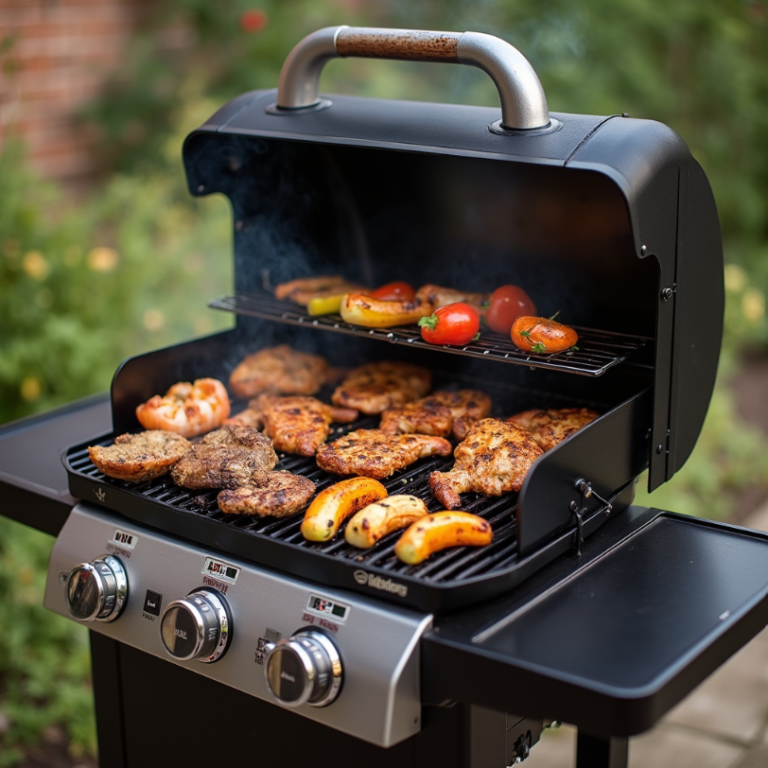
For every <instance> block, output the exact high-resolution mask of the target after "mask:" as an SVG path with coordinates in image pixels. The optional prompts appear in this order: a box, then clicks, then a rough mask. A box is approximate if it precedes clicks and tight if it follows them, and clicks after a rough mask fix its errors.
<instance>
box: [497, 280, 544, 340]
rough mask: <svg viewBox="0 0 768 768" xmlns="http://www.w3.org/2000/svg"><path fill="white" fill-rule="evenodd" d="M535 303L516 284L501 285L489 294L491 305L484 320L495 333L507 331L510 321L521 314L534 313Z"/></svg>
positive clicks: (510, 326)
mask: <svg viewBox="0 0 768 768" xmlns="http://www.w3.org/2000/svg"><path fill="white" fill-rule="evenodd" d="M535 314H536V305H535V304H534V303H533V302H532V301H531V298H530V296H529V295H528V294H527V293H526V292H525V291H524V290H523V289H522V288H518V286H516V285H502V286H501V287H499V288H497V289H496V290H495V291H494V292H493V294H492V295H491V305H490V307H488V311H487V312H486V314H485V322H486V323H488V327H489V328H490V329H491V330H492V331H496V333H509V332H510V330H511V329H512V323H514V322H515V320H517V318H518V317H520V316H521V315H535Z"/></svg>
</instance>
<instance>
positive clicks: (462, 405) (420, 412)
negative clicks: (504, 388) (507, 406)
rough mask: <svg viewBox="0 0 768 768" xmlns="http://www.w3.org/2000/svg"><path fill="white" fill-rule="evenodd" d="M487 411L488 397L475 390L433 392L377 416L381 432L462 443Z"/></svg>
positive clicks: (489, 399)
mask: <svg viewBox="0 0 768 768" xmlns="http://www.w3.org/2000/svg"><path fill="white" fill-rule="evenodd" d="M490 412H491V398H490V397H488V395H486V394H485V392H480V391H479V390H476V389H461V390H459V391H458V392H442V391H441V392H433V393H432V394H431V395H428V396H427V397H423V398H421V399H420V400H414V401H413V402H410V403H406V404H405V405H402V406H399V407H397V408H388V409H387V410H386V411H384V413H382V414H381V429H382V430H383V431H384V432H387V433H389V434H397V433H398V432H405V433H408V432H418V433H419V434H422V435H437V436H439V437H447V436H448V435H449V434H453V436H454V437H455V438H456V439H457V440H463V439H464V438H465V437H466V435H467V432H468V431H469V428H470V427H471V426H472V424H474V422H476V421H478V420H479V419H484V418H485V417H486V416H487V415H488V414H489V413H490Z"/></svg>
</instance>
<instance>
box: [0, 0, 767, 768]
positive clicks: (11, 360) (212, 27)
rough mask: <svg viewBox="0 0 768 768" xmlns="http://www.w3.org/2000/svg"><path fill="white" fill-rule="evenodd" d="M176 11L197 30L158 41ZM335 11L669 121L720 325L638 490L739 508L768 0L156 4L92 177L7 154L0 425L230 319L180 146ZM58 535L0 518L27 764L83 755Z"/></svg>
mask: <svg viewBox="0 0 768 768" xmlns="http://www.w3.org/2000/svg"><path fill="white" fill-rule="evenodd" d="M178 23H181V24H183V25H184V26H185V28H186V29H187V30H188V32H189V33H190V35H191V38H192V44H191V45H190V46H188V47H187V48H186V49H185V51H183V52H178V51H177V52H174V53H172V54H166V53H163V52H162V47H161V46H160V44H159V40H160V37H161V35H162V34H163V30H164V29H167V27H168V25H169V24H178ZM339 23H346V24H350V25H361V26H363V25H365V26H389V27H407V28H414V29H448V30H457V31H463V30H475V31H480V32H488V33H491V34H495V35H498V36H500V37H502V38H504V39H506V40H508V41H509V42H511V43H512V44H513V45H515V46H517V47H518V48H519V49H520V50H521V51H522V52H523V53H524V54H525V55H526V56H527V57H528V58H529V60H530V61H531V63H532V64H533V66H534V68H535V69H536V71H537V72H538V74H539V76H540V78H541V81H542V83H543V86H544V89H545V92H546V93H547V98H548V101H549V106H550V109H551V110H553V111H562V112H580V113H587V114H614V113H621V112H628V113H630V115H632V116H633V117H641V118H650V119H654V120H659V121H662V122H664V123H667V124H668V125H670V126H671V127H673V128H674V129H675V130H676V131H677V132H678V133H679V134H680V135H681V136H682V137H683V139H684V140H685V141H686V142H687V143H688V145H689V146H690V148H691V150H692V152H693V154H694V156H695V157H696V158H697V159H698V160H699V162H700V163H701V164H702V166H703V167H704V169H705V171H706V173H707V175H708V176H709V179H710V181H711V184H712V187H713V189H714V193H715V197H716V200H717V204H718V208H719V212H720V217H721V223H722V228H723V238H724V243H725V256H726V262H727V266H726V274H725V278H726V292H727V307H726V335H725V341H724V348H723V357H722V365H721V373H720V378H719V381H718V385H717V389H716V393H715V397H714V399H713V403H712V407H711V409H710V415H709V418H708V420H707V423H706V425H705V428H704V431H703V434H702V436H701V439H700V441H699V444H698V446H697V449H696V451H695V452H694V455H693V456H692V458H691V459H690V460H689V462H688V463H687V465H686V466H685V468H684V469H683V470H682V471H681V472H680V473H679V474H678V476H677V477H675V478H674V480H673V481H672V482H670V483H668V484H667V485H666V486H664V487H662V488H661V489H660V490H659V491H657V492H656V493H654V494H653V496H651V497H648V495H647V494H645V493H644V492H643V491H642V490H640V492H639V496H638V501H639V502H640V503H646V504H653V505H656V506H659V507H666V508H670V509H674V510H676V511H681V512H685V513H690V514H698V515H703V516H707V517H716V518H720V519H731V518H732V517H733V511H734V509H737V508H738V505H739V500H740V499H741V498H743V497H744V494H747V495H749V494H750V493H751V494H752V496H751V497H750V498H752V497H753V498H754V499H756V500H757V499H761V498H765V496H768V458H767V457H768V451H766V447H767V446H766V436H765V434H766V433H765V431H764V430H762V429H761V428H760V426H759V425H758V424H756V423H749V422H747V421H746V420H745V419H744V418H743V413H742V415H740V414H739V409H738V408H737V405H738V403H736V402H735V395H734V392H735V391H736V390H735V389H734V387H733V382H734V380H735V379H736V378H737V377H738V376H739V375H740V371H742V370H743V368H744V366H745V364H747V363H748V362H750V361H754V360H756V359H757V360H761V359H764V358H765V357H766V351H768V322H767V321H766V316H765V296H766V291H768V140H766V137H767V136H768V66H767V63H768V62H767V58H768V57H767V55H766V52H767V51H768V4H767V3H766V0H713V1H712V2H709V3H701V2H698V1H697V0H677V1H676V2H673V3H657V2H654V0H581V2H580V3H573V2H570V1H569V0H551V2H549V3H546V4H542V3H540V2H534V0H515V2H512V0H475V2H472V3H468V2H463V1H462V0H449V1H448V2H434V1H433V2H429V1H425V2H421V3H413V2H406V1H405V0H386V1H384V0H383V1H382V2H378V3H375V4H366V3H363V2H360V1H359V0H327V1H326V2H317V1H316V0H293V1H292V2H287V3H286V2H278V1H277V0H219V2H216V3H213V2H210V0H165V1H164V2H161V3H158V4H157V12H156V14H155V15H154V17H153V18H152V20H151V21H150V23H149V24H147V25H146V26H145V28H143V29H142V31H141V32H140V33H139V34H137V35H136V36H135V38H134V40H133V42H132V45H131V47H130V50H129V55H128V57H127V60H126V63H125V66H124V67H123V68H122V69H121V71H120V73H119V76H116V77H115V78H113V79H112V80H111V81H110V83H109V87H108V88H107V89H106V91H105V92H104V93H103V94H102V95H101V96H99V98H98V99H96V100H95V101H94V102H93V103H92V104H90V105H89V107H88V109H87V111H86V113H85V114H84V115H83V119H84V120H87V121H88V122H89V123H90V124H91V125H92V126H95V127H96V128H97V129H98V131H99V135H100V137H101V145H100V146H101V150H100V151H101V153H102V155H103V162H102V164H103V167H105V168H106V169H108V173H106V175H105V177H104V178H103V179H102V180H100V181H99V182H98V183H95V184H94V185H93V186H92V188H91V189H90V190H89V192H88V193H87V194H86V195H85V196H81V197H79V198H78V199H77V200H75V201H73V200H72V199H70V198H69V196H68V195H67V194H66V192H65V191H64V192H63V191H62V190H61V189H57V187H56V185H54V184H52V183H50V182H44V181H43V180H42V179H41V178H39V177H38V176H37V175H36V174H35V173H33V172H32V170H31V169H30V164H29V163H28V161H27V159H26V158H25V150H24V145H23V142H21V141H6V142H5V144H4V147H3V151H2V154H0V181H1V182H2V193H1V194H0V331H1V332H0V423H2V422H6V421H10V420H13V419H15V418H18V417H22V416H25V415H28V414H31V413H34V412H38V411H42V410H45V409H47V408H50V407H52V406H55V405H57V404H60V403H64V402H68V401H70V400H72V399H75V398H78V397H82V396H84V395H87V394H89V393H93V392H99V391H105V390H107V389H108V387H109V384H110V380H111V377H112V374H113V373H114V371H115V369H116V368H117V366H118V364H119V363H120V361H121V360H123V359H124V358H125V357H127V356H128V355H132V354H136V353H138V352H141V351H144V350H146V349H149V348H155V347H158V346H162V345H164V344H167V343H172V342H175V341H179V340H181V339H186V338H190V337H192V336H197V335H202V334H206V333H209V332H211V331H213V330H216V329H219V328H222V327H225V326H226V325H227V324H228V323H229V322H230V320H229V318H228V317H226V316H224V315H217V314H216V313H214V312H212V311H208V310H205V309H203V308H204V307H205V305H206V302H207V300H208V299H210V298H213V297H215V296H218V295H223V294H225V293H227V291H228V290H229V286H230V284H231V274H230V269H231V259H230V248H231V244H230V230H231V221H230V213H229V208H228V204H227V203H226V201H224V200H223V199H214V198H206V199H202V200H194V199H192V198H190V197H189V195H188V193H187V191H186V187H185V182H184V178H183V172H182V168H181V163H180V147H181V142H182V140H183V137H184V136H185V134H186V133H187V132H188V131H189V130H191V129H193V128H194V127H196V126H197V125H199V124H200V123H201V122H203V120H204V119H205V118H206V117H207V116H208V115H209V114H211V113H212V112H213V111H214V110H215V109H216V108H217V107H218V106H220V105H222V104H223V103H225V102H226V101H227V100H228V99H230V98H232V97H234V96H236V95H238V94H240V93H242V92H244V91H248V90H253V89H256V88H265V87H274V86H275V84H276V83H277V78H278V74H279V71H280V66H281V64H282V62H283V60H284V58H285V56H286V55H287V53H288V52H289V51H290V49H291V48H292V46H293V45H294V44H295V43H296V42H297V41H298V40H299V39H301V38H302V37H303V36H304V35H305V34H308V33H309V32H312V31H313V30H315V29H317V28H320V27H323V26H327V25H331V24H339ZM0 35H2V32H1V31H0ZM13 55H14V40H13V39H12V38H11V37H6V38H4V39H0V63H2V65H3V66H4V67H7V68H8V69H12V67H11V66H10V65H11V63H12V61H13ZM322 90H324V91H326V92H344V93H353V94H360V95H372V96H378V97H383V98H403V99H418V100H424V101H447V102H459V103H468V104H481V105H486V106H493V105H495V104H496V103H497V97H496V93H495V89H494V87H493V85H492V83H491V81H490V80H489V79H488V78H487V77H486V76H485V75H483V74H482V73H481V72H479V71H476V70H474V69H472V68H469V67H445V66H441V65H434V64H426V65H425V64H415V65H414V64H407V63H398V62H374V61H364V60H350V61H335V62H332V63H331V64H330V65H329V66H328V67H327V68H326V71H325V73H324V75H323V82H322ZM640 487H641V488H642V481H641V483H640ZM51 544H52V541H51V540H50V539H49V538H48V537H46V536H44V535H42V534H38V533H35V532H33V531H30V530H27V529H25V528H23V526H20V525H17V524H15V523H11V522H9V521H7V520H5V519H3V518H2V517H0V626H2V627H3V631H2V633H0V768H5V766H12V765H18V764H24V761H25V760H27V759H28V757H29V755H30V753H31V750H34V745H36V744H38V743H39V742H40V740H41V739H43V738H44V737H45V738H47V737H50V735H51V729H52V728H53V729H54V732H55V733H58V734H60V735H61V738H63V740H64V741H65V743H66V745H67V748H68V749H69V752H70V754H71V755H72V756H73V759H75V758H76V759H78V760H80V761H86V762H87V761H88V760H91V761H92V760H93V757H94V754H95V740H94V728H93V719H92V717H93V716H92V709H91V703H90V691H89V681H88V673H89V663H88V651H87V638H86V635H85V632H84V630H82V628H81V627H78V626H75V625H73V624H72V623H71V622H66V621H64V620H61V621H59V620H58V619H57V617H54V616H52V615H49V614H45V613H44V612H43V609H42V607H41V603H42V596H41V595H42V581H43V579H42V574H43V573H44V572H45V567H46V561H47V556H48V553H49V551H50V546H51ZM19 581H21V582H22V583H21V589H20V588H19ZM12 586H13V587H14V588H11V587H12Z"/></svg>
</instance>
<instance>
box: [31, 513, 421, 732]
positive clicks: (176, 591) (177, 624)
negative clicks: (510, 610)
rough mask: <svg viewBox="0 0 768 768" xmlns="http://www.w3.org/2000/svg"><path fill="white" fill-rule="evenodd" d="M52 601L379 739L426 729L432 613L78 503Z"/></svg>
mask: <svg viewBox="0 0 768 768" xmlns="http://www.w3.org/2000/svg"><path fill="white" fill-rule="evenodd" d="M45 606H46V608H48V609H50V610H52V611H55V612H56V613H59V614H62V615H64V616H67V617H68V618H74V619H75V620H77V621H79V622H85V623H86V625H87V626H88V628H89V629H92V630H93V631H95V632H100V633H102V634H105V635H108V636H109V637H112V638H113V639H115V640H117V641H119V642H123V643H126V644H127V645H131V646H133V647H135V648H138V649H140V650H142V651H145V652H147V653H150V654H152V655H154V656H158V657H161V658H164V659H167V660H168V663H171V664H177V665H179V666H182V667H186V668H187V669H189V670H190V671H191V672H194V673H197V674H201V675H205V676H206V677H210V678H212V679H214V680H217V681H218V682H220V683H222V684H224V685H228V686H230V687H232V688H237V689H238V690H241V691H244V692H246V693H248V694H251V695H253V696H256V697H258V698H260V699H264V700H266V701H271V702H274V703H275V706H284V707H290V708H291V709H293V710H294V711H295V712H297V713H299V714H300V715H303V716H305V717H308V718H311V719H313V720H316V721H318V722H320V723H323V724H324V725H327V726H329V727H332V728H336V729H338V730H340V731H343V732H345V733H348V734H350V735H352V736H356V737H357V738H361V739H364V740H365V741H368V742H371V743H373V744H378V745H379V746H384V747H386V746H391V745H393V744H396V743H398V742H400V741H402V740H403V739H405V738H407V737H409V736H412V735H413V734H414V733H416V732H418V731H419V730H420V728H421V702H420V697H419V653H418V644H419V639H420V638H421V636H422V634H423V633H424V632H425V631H426V630H427V629H429V628H430V626H431V624H432V617H431V615H428V614H422V613H418V612H415V611H411V610H408V609H402V608H397V607H396V606H392V605H389V604H384V603H377V602H376V601H374V600H370V599H367V598H365V597H362V596H359V595H356V594H353V593H346V592H343V591H341V590H337V589H326V588H325V587H323V586H322V585H318V584H316V583H310V582H303V581H300V580H298V579H295V578H292V577H287V576H284V575H282V574H280V573H278V572H276V571H271V570H269V569H267V568H263V567H261V566H257V565H254V564H252V563H249V562H247V561H244V560H241V559H238V558H231V557H229V556H227V555H223V554H221V553H219V552H217V551H215V550H206V549H204V548H202V547H200V546H199V545H193V544H189V543H188V542H186V541H182V540H180V539H176V538H174V537H172V536H169V535H167V534H163V533H159V532H157V531H154V530H151V529H149V528H145V527H143V526H140V525H137V524H136V523H133V522H129V521H127V520H124V519H123V518H120V517H118V516H117V515H114V514H112V513H109V512H105V511H104V510H102V509H101V508H98V507H95V506H92V505H88V504H85V503H83V504H78V505H77V506H76V507H75V508H74V509H73V510H72V513H71V514H70V516H69V519H68V520H67V522H66V523H65V525H64V528H63V529H62V531H61V533H60V535H59V537H58V539H57V540H56V543H55V545H54V547H53V551H52V553H51V559H50V565H49V571H48V582H47V585H46V594H45Z"/></svg>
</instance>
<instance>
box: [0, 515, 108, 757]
mask: <svg viewBox="0 0 768 768" xmlns="http://www.w3.org/2000/svg"><path fill="white" fill-rule="evenodd" d="M52 544H53V540H52V539H51V538H50V537H49V536H46V535H44V534H41V533H39V532H37V531H33V530H31V529H29V528H25V527H24V526H22V525H20V524H19V523H16V522H13V521H11V520H7V519H5V518H2V517H0V595H2V596H3V599H2V600H0V627H2V628H3V631H2V632H0V680H2V682H3V687H4V689H5V690H4V696H3V699H2V700H1V701H0V712H2V714H3V716H4V718H5V719H7V720H8V722H9V728H8V731H7V732H6V733H5V734H4V735H0V767H1V768H6V766H12V765H14V764H15V763H16V762H18V761H19V760H20V759H21V757H22V756H23V754H24V748H25V747H28V746H29V745H32V744H35V743H37V742H39V740H40V737H41V733H42V731H43V730H44V729H45V728H46V727H47V726H48V725H49V724H51V723H57V724H60V725H61V726H63V727H64V728H65V729H66V732H67V733H68V735H69V739H70V750H71V752H72V753H73V754H74V755H78V754H93V753H94V752H95V744H96V737H95V728H94V720H93V700H92V693H91V690H90V683H89V676H90V658H89V651H88V634H87V632H86V630H85V628H84V627H81V626H79V625H77V624H74V623H73V622H71V621H68V620H67V619H65V618H63V617H61V616H56V615H55V614H52V613H49V612H48V611H46V610H45V609H44V608H43V606H42V594H43V590H44V587H45V574H46V571H47V567H48V557H49V555H50V551H51V545H52Z"/></svg>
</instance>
